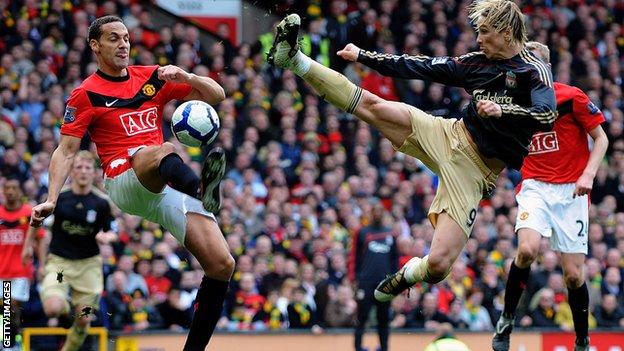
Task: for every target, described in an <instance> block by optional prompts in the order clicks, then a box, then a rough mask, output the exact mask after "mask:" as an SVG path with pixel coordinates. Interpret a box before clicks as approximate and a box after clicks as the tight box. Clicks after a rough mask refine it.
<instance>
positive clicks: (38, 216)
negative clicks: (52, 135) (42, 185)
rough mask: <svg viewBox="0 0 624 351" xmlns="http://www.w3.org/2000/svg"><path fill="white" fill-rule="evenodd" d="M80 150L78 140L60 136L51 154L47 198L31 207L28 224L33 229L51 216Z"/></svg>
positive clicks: (68, 136) (72, 137)
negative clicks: (57, 144)
mask: <svg viewBox="0 0 624 351" xmlns="http://www.w3.org/2000/svg"><path fill="white" fill-rule="evenodd" d="M79 149H80V138H78V137H74V136H70V135H64V134H61V140H60V142H59V146H58V147H57V148H56V150H54V152H53V153H52V158H51V159H50V168H49V170H48V173H49V186H48V198H47V199H46V201H45V202H44V203H42V204H39V205H37V206H35V207H33V210H32V214H31V217H30V223H31V225H32V226H34V227H40V226H41V222H43V220H44V219H45V218H46V217H47V216H49V215H50V214H52V212H53V211H54V207H56V200H57V199H58V196H59V193H60V191H61V188H62V187H63V185H64V184H65V181H66V180H67V176H68V175H69V170H70V169H71V165H72V162H74V156H75V155H76V153H77V152H78V150H79Z"/></svg>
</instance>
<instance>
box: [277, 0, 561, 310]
mask: <svg viewBox="0 0 624 351" xmlns="http://www.w3.org/2000/svg"><path fill="white" fill-rule="evenodd" d="M469 17H470V19H471V20H472V21H473V22H474V24H475V25H476V28H477V32H478V35H477V43H478V44H479V46H480V48H481V51H479V52H473V53H469V54H466V55H463V56H460V57H427V56H408V55H403V56H394V55H388V54H377V53H374V52H367V51H364V50H360V49H359V48H358V47H356V46H355V45H353V44H349V45H347V46H346V47H345V48H344V49H343V50H341V51H339V52H338V55H340V56H341V57H342V58H344V59H346V60H348V61H358V62H361V63H363V64H365V65H367V66H370V67H372V68H374V69H376V70H378V71H379V72H381V73H382V74H385V75H391V76H395V77H400V78H406V79H424V80H430V81H436V82H440V83H444V84H448V85H454V86H458V87H463V88H464V89H466V91H467V92H469V93H470V94H471V95H472V100H471V102H470V104H469V105H468V107H467V110H466V113H465V116H464V118H463V119H461V120H455V119H443V118H440V117H435V116H432V115H429V114H427V113H425V112H423V111H421V110H419V109H417V108H415V107H413V106H409V105H406V104H403V103H399V102H391V101H386V100H384V99H382V98H380V97H378V96H376V95H374V94H371V93H370V92H368V91H366V90H363V89H362V88H360V87H357V86H356V85H354V84H353V83H351V82H350V81H349V80H348V79H347V78H346V77H344V76H343V75H342V74H340V73H338V72H336V71H333V70H331V69H329V68H327V67H324V66H322V65H321V64H319V63H317V62H314V61H313V60H312V59H310V58H309V57H307V56H305V55H304V54H303V53H301V51H299V45H298V43H297V36H298V30H299V26H300V18H299V16H298V15H296V14H291V15H288V16H287V17H286V18H285V19H284V20H282V22H280V24H278V26H277V34H276V36H275V41H274V43H273V46H272V47H271V50H270V51H269V54H268V62H269V63H271V64H273V65H276V66H278V67H281V68H286V69H290V70H292V71H293V72H294V73H295V74H297V75H299V76H300V77H302V78H303V79H304V80H305V81H306V82H307V83H308V84H310V85H311V86H312V87H314V89H316V91H317V92H318V94H319V95H320V96H321V97H323V98H324V99H326V100H327V101H329V102H330V103H332V104H333V105H335V106H336V107H339V108H341V109H343V110H345V111H347V112H349V113H353V114H355V116H357V117H358V118H359V119H361V120H363V121H365V122H367V123H369V124H370V125H372V126H374V127H376V128H377V129H379V131H380V132H381V133H382V134H383V135H384V136H385V137H386V138H388V139H389V140H390V141H391V142H392V144H393V145H394V147H395V148H396V149H397V150H399V151H401V152H403V153H406V154H408V155H411V156H414V157H416V158H418V159H420V160H421V161H422V162H423V163H424V164H425V165H427V166H428V167H429V168H430V169H431V170H433V171H434V172H435V173H437V174H438V175H439V177H440V183H439V186H438V190H437V194H436V197H435V199H434V200H433V203H432V205H431V208H430V209H429V219H430V221H431V222H432V224H433V225H434V226H435V232H434V237H433V240H432V243H431V249H430V251H429V255H428V256H425V257H424V258H422V259H421V258H419V257H414V258H412V259H411V260H410V261H409V262H408V263H407V264H406V265H405V266H403V268H401V269H400V270H399V271H398V272H397V273H395V274H393V275H391V276H389V277H388V278H386V279H384V280H383V281H382V282H381V283H380V284H379V285H378V286H377V289H376V291H375V298H376V299H377V300H379V301H388V300H390V299H392V298H393V297H394V296H396V295H397V294H399V293H401V292H402V291H404V290H406V289H407V288H409V287H410V286H412V285H414V284H416V283H418V282H422V281H425V282H428V283H437V282H439V281H441V280H442V279H444V278H445V277H446V276H447V274H448V272H449V270H450V268H451V266H452V264H453V262H455V260H456V258H457V257H458V255H459V253H460V252H461V250H462V249H463V247H464V245H465V244H466V241H467V240H468V236H469V235H470V232H471V230H472V227H473V225H474V222H475V219H476V215H477V206H478V204H479V201H480V200H481V198H482V196H483V194H484V193H487V192H488V191H489V190H491V189H492V188H493V187H494V182H495V180H496V177H497V176H498V174H499V173H500V171H501V170H502V169H503V168H504V166H505V165H507V166H510V167H512V168H516V169H518V168H519V167H520V166H521V164H522V159H523V158H524V156H525V155H527V154H528V146H529V144H530V141H531V136H532V135H533V134H534V133H535V132H538V131H547V130H550V129H552V124H553V122H554V120H555V118H556V106H555V95H554V91H553V88H552V77H551V73H550V71H549V70H548V68H547V67H546V66H545V65H544V64H543V63H542V62H541V61H539V60H538V59H537V58H535V56H533V55H532V54H531V53H530V52H528V51H527V50H526V49H525V48H524V44H525V42H526V40H527V39H526V29H525V25H524V15H523V14H522V12H521V11H520V9H519V8H518V6H517V5H516V4H515V3H514V2H512V1H508V0H479V1H474V2H473V4H472V6H471V8H470V13H469ZM462 232H463V234H464V235H462Z"/></svg>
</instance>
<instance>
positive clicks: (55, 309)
mask: <svg viewBox="0 0 624 351" xmlns="http://www.w3.org/2000/svg"><path fill="white" fill-rule="evenodd" d="M62 311H63V304H62V302H61V301H60V300H59V299H56V298H49V299H46V300H45V301H44V302H43V313H45V315H46V316H47V317H48V318H56V317H58V316H60V315H61V312H62Z"/></svg>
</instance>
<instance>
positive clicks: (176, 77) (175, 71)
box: [158, 65, 191, 83]
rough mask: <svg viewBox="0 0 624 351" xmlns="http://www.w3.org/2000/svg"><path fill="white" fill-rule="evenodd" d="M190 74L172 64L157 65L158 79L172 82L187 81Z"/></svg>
mask: <svg viewBox="0 0 624 351" xmlns="http://www.w3.org/2000/svg"><path fill="white" fill-rule="evenodd" d="M190 77H191V75H190V74H189V73H187V72H186V71H184V70H183V69H182V68H180V67H178V66H174V65H166V66H162V67H158V79H160V80H164V81H167V82H173V83H187V82H188V81H189V79H190Z"/></svg>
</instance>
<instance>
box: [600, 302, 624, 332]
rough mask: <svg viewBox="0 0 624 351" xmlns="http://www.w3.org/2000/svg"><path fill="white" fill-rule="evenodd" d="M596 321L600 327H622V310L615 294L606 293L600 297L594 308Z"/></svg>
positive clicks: (623, 313) (623, 326) (623, 321)
mask: <svg viewBox="0 0 624 351" xmlns="http://www.w3.org/2000/svg"><path fill="white" fill-rule="evenodd" d="M596 322H597V324H598V327H601V328H624V311H623V310H622V306H621V305H618V303H617V298H616V296H615V295H613V294H607V295H605V296H604V297H603V298H602V303H601V304H600V307H598V309H597V310H596Z"/></svg>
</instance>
